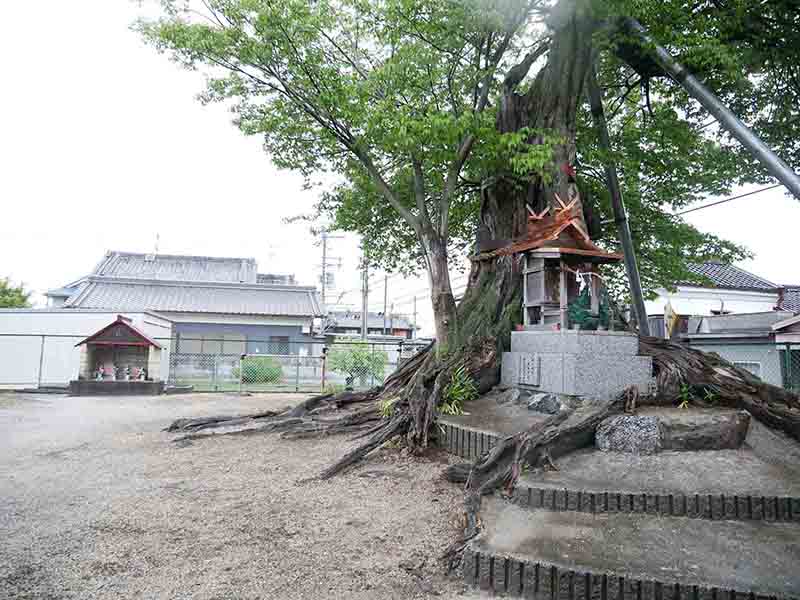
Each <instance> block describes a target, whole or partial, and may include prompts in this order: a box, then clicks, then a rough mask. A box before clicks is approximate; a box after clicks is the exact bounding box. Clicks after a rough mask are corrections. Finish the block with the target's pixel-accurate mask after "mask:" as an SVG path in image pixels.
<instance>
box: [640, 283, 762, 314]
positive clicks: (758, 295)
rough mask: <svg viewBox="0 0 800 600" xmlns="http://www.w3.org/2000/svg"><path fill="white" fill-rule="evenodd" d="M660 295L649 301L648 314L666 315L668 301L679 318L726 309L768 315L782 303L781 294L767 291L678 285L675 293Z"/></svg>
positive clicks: (660, 293)
mask: <svg viewBox="0 0 800 600" xmlns="http://www.w3.org/2000/svg"><path fill="white" fill-rule="evenodd" d="M656 293H657V294H658V297H657V298H656V299H654V300H647V301H645V308H646V310H647V314H648V315H663V314H664V306H665V305H666V304H667V301H669V302H670V303H671V304H672V308H673V310H674V311H675V312H676V313H678V314H679V315H699V316H704V315H710V314H712V312H711V311H712V310H717V311H718V310H721V309H723V308H724V310H726V311H730V312H733V313H758V312H767V311H770V310H773V309H774V308H775V306H776V305H777V303H778V294H771V293H766V292H748V291H740V290H720V289H716V288H697V287H689V286H678V288H677V289H676V290H675V291H674V292H668V291H667V290H665V289H660V290H657V292H656Z"/></svg>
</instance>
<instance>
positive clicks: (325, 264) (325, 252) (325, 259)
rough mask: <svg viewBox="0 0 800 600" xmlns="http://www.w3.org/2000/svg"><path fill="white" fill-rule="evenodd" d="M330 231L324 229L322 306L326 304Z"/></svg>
mask: <svg viewBox="0 0 800 600" xmlns="http://www.w3.org/2000/svg"><path fill="white" fill-rule="evenodd" d="M327 279H328V232H327V231H325V229H323V230H322V282H321V283H322V306H325V288H326V286H327V285H328V281H327Z"/></svg>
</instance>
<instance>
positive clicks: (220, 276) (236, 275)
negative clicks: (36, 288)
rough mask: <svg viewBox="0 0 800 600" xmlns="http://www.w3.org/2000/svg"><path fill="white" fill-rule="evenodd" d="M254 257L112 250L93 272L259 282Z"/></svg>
mask: <svg viewBox="0 0 800 600" xmlns="http://www.w3.org/2000/svg"><path fill="white" fill-rule="evenodd" d="M256 271H257V267H256V261H255V259H253V258H216V257H211V256H178V255H173V254H140V253H136V252H108V253H107V254H106V256H105V258H103V260H102V261H100V263H99V264H98V265H97V266H96V267H95V269H94V271H93V272H92V273H91V274H92V275H95V276H102V277H122V278H135V279H163V280H168V281H203V282H222V283H256Z"/></svg>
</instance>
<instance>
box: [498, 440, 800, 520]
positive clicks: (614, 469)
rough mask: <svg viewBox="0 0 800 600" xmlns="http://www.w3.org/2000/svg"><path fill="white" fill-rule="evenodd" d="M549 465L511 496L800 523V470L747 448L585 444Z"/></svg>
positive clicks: (611, 509) (592, 508) (526, 503)
mask: <svg viewBox="0 0 800 600" xmlns="http://www.w3.org/2000/svg"><path fill="white" fill-rule="evenodd" d="M556 464H557V465H558V467H559V471H545V472H536V473H530V474H523V475H522V476H521V477H520V479H519V481H518V484H517V487H516V489H515V491H514V495H513V500H514V502H515V503H516V504H518V505H519V506H522V507H526V508H531V509H537V508H545V509H547V510H556V511H562V510H563V511H577V512H589V513H597V514H601V513H646V514H651V515H660V516H674V517H684V516H685V517H690V518H701V519H711V520H726V519H727V520H742V521H746V520H755V521H759V520H764V521H785V522H800V476H798V474H797V473H796V472H792V471H789V470H788V469H787V467H785V466H783V465H778V464H773V463H770V462H767V461H765V460H763V459H762V458H761V457H759V456H757V455H756V454H755V453H754V452H753V451H752V450H750V449H749V448H747V447H743V448H739V449H735V450H734V449H731V450H711V451H703V452H661V453H658V454H653V455H648V456H632V455H629V454H620V453H615V452H600V451H596V450H585V451H581V452H574V453H572V454H569V455H567V456H563V457H561V458H560V459H558V460H557V461H556Z"/></svg>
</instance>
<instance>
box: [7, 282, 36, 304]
mask: <svg viewBox="0 0 800 600" xmlns="http://www.w3.org/2000/svg"><path fill="white" fill-rule="evenodd" d="M30 297H31V293H30V292H28V291H26V290H25V288H24V286H23V285H22V284H20V285H13V284H12V283H11V281H10V280H9V279H8V278H5V279H0V308H27V307H29V306H30V305H31V304H30Z"/></svg>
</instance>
